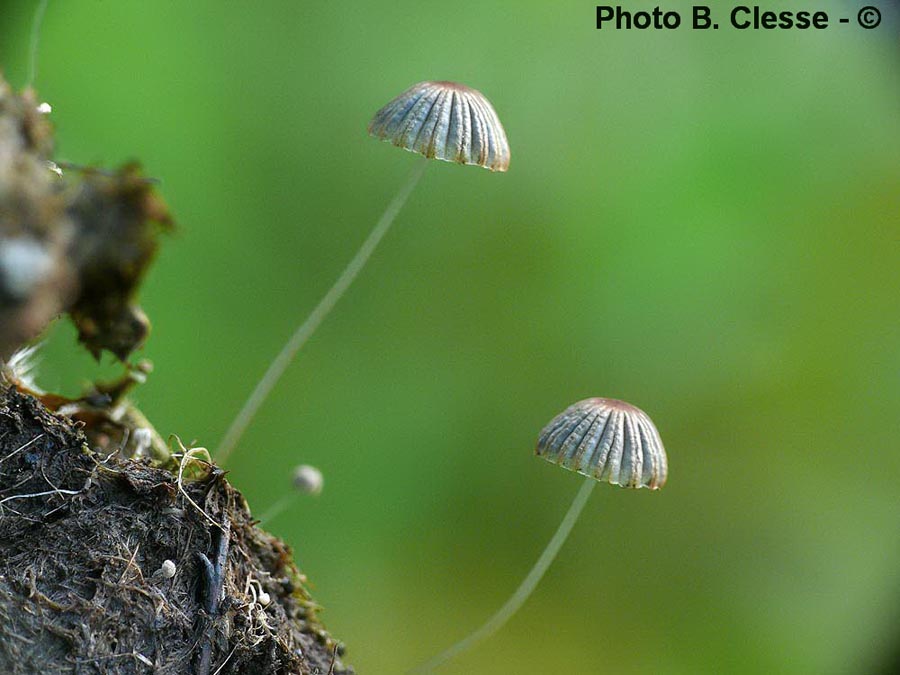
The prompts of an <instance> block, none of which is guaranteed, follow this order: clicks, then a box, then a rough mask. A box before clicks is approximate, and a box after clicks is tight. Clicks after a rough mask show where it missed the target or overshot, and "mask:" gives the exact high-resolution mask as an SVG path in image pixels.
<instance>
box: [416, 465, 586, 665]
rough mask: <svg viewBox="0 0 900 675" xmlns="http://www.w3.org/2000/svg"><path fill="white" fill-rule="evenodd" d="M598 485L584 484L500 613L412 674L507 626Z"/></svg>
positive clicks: (452, 656)
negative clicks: (538, 556) (504, 625)
mask: <svg viewBox="0 0 900 675" xmlns="http://www.w3.org/2000/svg"><path fill="white" fill-rule="evenodd" d="M596 485H597V481H595V480H594V479H593V478H588V479H587V480H586V481H585V482H584V484H582V486H581V489H580V490H579V491H578V493H577V494H576V495H575V499H573V500H572V505H571V506H570V507H569V510H568V511H567V512H566V515H565V516H564V517H563V519H562V522H561V523H560V524H559V527H558V528H557V529H556V532H555V533H554V535H553V537H551V539H550V541H549V542H548V543H547V546H546V548H544V552H543V553H541V557H540V558H538V559H537V562H536V563H534V566H533V567H532V568H531V571H530V572H529V573H528V576H526V577H525V579H524V580H523V581H522V583H521V584H519V587H518V588H517V589H516V592H515V593H513V594H512V595H511V596H510V598H509V600H507V601H506V603H505V604H504V605H503V606H502V607H501V608H500V609H498V610H497V612H496V613H495V614H494V615H493V616H492V617H491V618H490V619H488V620H487V621H485V622H484V624H483V625H482V626H481V627H480V628H478V629H477V630H475V631H473V632H471V633H469V634H468V635H467V636H466V637H464V638H463V639H462V640H460V641H459V642H457V643H456V644H455V645H453V646H451V647H448V648H447V649H445V650H444V651H442V652H441V653H440V654H438V655H437V656H435V657H433V658H432V659H430V660H429V661H427V662H426V663H423V664H422V665H421V666H418V667H417V668H413V669H412V670H411V671H409V672H410V673H412V674H413V675H416V674H418V673H430V672H431V671H433V670H435V669H437V668H440V667H441V666H442V665H444V664H445V663H447V661H450V660H452V659H454V658H456V657H457V656H459V655H460V654H462V653H463V652H465V651H468V650H469V649H471V648H472V647H474V646H475V645H477V644H478V643H479V642H481V641H482V640H486V639H487V638H489V637H490V636H491V635H493V634H494V633H496V632H497V631H498V630H500V629H501V628H502V627H503V624H505V623H506V622H507V621H509V618H510V617H511V616H512V615H513V614H515V613H516V612H518V611H519V608H521V607H522V605H523V604H525V601H526V600H527V599H528V597H529V596H530V595H531V593H532V592H533V591H534V589H535V588H537V585H538V584H539V583H540V581H541V579H542V578H543V576H544V573H545V572H546V571H547V569H548V568H549V567H550V564H551V563H552V562H553V561H554V560H555V559H556V555H557V554H558V553H559V550H560V549H561V548H562V546H563V544H565V543H566V539H568V538H569V534H570V533H571V532H572V528H573V527H574V526H575V522H576V521H577V520H578V516H580V515H581V511H582V509H584V505H585V504H587V500H588V497H590V496H591V492H592V491H593V490H594V486H596Z"/></svg>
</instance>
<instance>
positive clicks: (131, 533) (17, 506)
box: [0, 387, 349, 675]
mask: <svg viewBox="0 0 900 675" xmlns="http://www.w3.org/2000/svg"><path fill="white" fill-rule="evenodd" d="M0 446H2V450H0V672H3V673H10V674H13V675H16V674H19V673H22V674H25V673H29V674H31V673H39V672H46V673H57V672H77V673H179V674H182V673H207V674H208V673H213V672H219V673H222V674H224V673H320V674H321V675H325V674H326V673H329V672H334V673H341V672H344V673H346V672H349V671H347V670H344V669H343V668H342V667H341V666H340V663H339V661H338V660H337V657H338V656H339V648H338V646H337V645H336V644H335V643H334V641H333V640H331V639H330V638H329V637H328V635H327V634H326V633H325V631H324V629H323V628H322V626H321V624H320V623H319V621H318V620H317V618H316V613H315V610H316V606H315V604H314V603H313V602H312V601H311V600H310V598H309V595H308V594H307V593H306V591H305V590H304V587H303V582H304V578H303V576H302V575H301V574H300V573H299V571H298V570H297V568H296V567H295V566H294V564H293V562H292V561H291V555H290V551H289V549H288V548H287V547H286V546H285V545H284V544H283V543H281V542H280V541H279V540H277V539H275V538H273V537H271V536H270V535H268V534H266V533H265V532H263V531H261V530H260V529H259V528H257V527H255V526H254V525H253V519H252V516H251V515H250V512H249V510H248V508H247V505H246V503H245V502H244V499H243V498H242V497H241V495H240V493H238V492H237V491H236V490H235V489H234V488H232V487H231V486H230V485H229V484H228V483H227V481H226V480H225V478H224V475H223V472H221V471H218V470H217V469H215V468H209V469H208V470H204V471H203V472H202V473H201V474H200V475H198V476H195V477H194V479H193V480H191V481H184V484H183V489H184V492H182V491H180V489H179V486H178V482H177V477H176V475H174V474H173V473H172V472H170V471H167V470H165V469H156V468H153V467H151V466H149V465H148V464H147V463H141V462H135V461H133V460H128V459H123V458H121V457H119V456H118V455H117V454H115V453H113V454H112V455H105V456H104V455H101V454H98V453H95V452H93V451H91V450H90V449H89V448H88V447H87V443H86V439H85V436H84V435H83V434H82V433H81V431H80V430H78V429H77V428H76V427H75V426H74V425H73V424H72V423H71V422H70V421H69V420H68V419H66V418H61V417H59V416H57V415H54V414H52V413H50V412H49V411H48V410H47V409H46V408H45V407H44V406H43V405H42V404H41V403H40V402H39V401H38V400H36V399H35V398H33V397H31V396H28V395H26V394H22V393H20V392H18V391H17V390H16V389H15V387H8V388H6V389H5V390H3V391H2V392H0ZM191 500H192V501H193V502H195V503H196V505H197V506H198V507H200V508H201V509H202V510H203V512H204V513H205V514H206V515H204V513H201V512H200V511H199V510H198V508H197V507H195V506H194V505H192V504H191ZM213 522H215V523H216V524H215V525H214V524H213ZM167 560H168V561H171V563H168V564H167V563H166V561H167ZM172 564H174V574H173V575H172V576H169V575H170V574H171V572H172ZM166 568H168V569H166ZM223 664H224V667H223ZM219 668H221V670H218V671H217V669H219ZM332 668H333V671H332Z"/></svg>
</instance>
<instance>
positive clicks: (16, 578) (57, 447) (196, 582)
mask: <svg viewBox="0 0 900 675" xmlns="http://www.w3.org/2000/svg"><path fill="white" fill-rule="evenodd" d="M51 149H52V133H51V128H50V126H49V124H48V123H47V121H46V119H45V116H44V115H43V113H42V112H40V110H39V107H38V102H37V99H36V97H35V96H34V95H33V94H32V93H30V92H26V93H25V94H22V95H15V94H13V93H12V92H11V91H10V89H9V87H8V86H7V85H6V84H5V83H3V82H2V80H0V672H2V673H10V674H11V675H18V674H23V675H24V674H25V673H28V674H31V673H40V672H43V673H79V674H81V673H160V674H163V675H168V674H178V675H182V674H186V673H197V674H199V675H211V674H212V673H216V674H221V675H226V674H228V673H232V674H237V673H242V674H243V673H247V674H251V673H261V674H263V673H265V674H268V673H285V674H287V673H304V674H307V673H308V674H313V673H315V674H317V675H325V674H326V673H329V674H330V673H350V672H352V671H351V670H349V669H347V668H345V667H344V666H342V665H341V663H340V660H339V656H340V648H339V646H338V645H337V644H336V643H335V642H334V641H333V640H332V639H331V638H330V637H329V636H328V634H327V633H326V632H325V630H324V628H323V627H322V625H321V624H320V623H319V621H318V619H317V617H316V605H315V604H314V603H313V602H312V600H311V599H310V597H309V595H308V594H307V592H306V590H305V588H304V585H303V584H304V582H305V579H304V577H303V576H302V575H301V574H300V572H299V571H298V570H297V568H296V566H295V565H294V563H293V562H292V560H291V555H290V550H289V549H288V548H287V547H286V546H285V545H284V543H282V542H281V541H279V540H278V539H276V538H274V537H272V536H271V535H269V534H267V533H265V532H263V531H262V530H260V529H259V528H257V527H256V526H255V525H254V520H253V518H252V516H251V514H250V512H249V509H248V507H247V504H246V502H245V501H244V499H243V497H241V495H240V493H238V492H237V491H236V490H235V489H234V488H233V487H231V486H230V485H229V484H228V482H227V481H226V479H225V474H224V472H223V471H221V470H220V469H218V468H217V467H215V466H214V465H212V464H211V463H209V461H204V455H203V452H202V451H201V449H192V450H185V449H184V448H183V447H181V448H180V453H176V454H175V455H174V456H173V455H171V454H170V452H169V450H168V449H167V447H166V445H165V443H164V441H163V440H162V438H161V437H160V435H159V434H158V433H157V432H156V431H155V430H154V429H153V426H152V425H151V424H150V422H149V421H148V420H147V419H146V418H145V417H144V415H143V414H142V413H141V412H140V410H138V409H137V408H135V407H134V406H133V405H132V404H131V403H130V402H129V400H128V398H127V394H128V391H129V389H130V388H131V387H133V386H135V385H136V384H138V383H140V382H141V381H143V379H144V378H145V377H146V375H147V373H148V372H149V364H147V363H145V362H141V363H137V364H132V363H128V361H127V360H128V357H129V356H130V355H131V354H132V352H133V351H134V350H135V349H136V348H137V347H139V346H140V345H141V344H142V343H143V341H144V340H145V338H146V336H147V333H148V330H149V322H148V321H147V318H146V316H145V315H144V313H143V312H142V311H141V309H140V308H139V307H138V306H137V304H136V303H135V294H136V292H137V289H138V286H139V284H140V282H141V280H142V278H143V276H144V273H145V271H146V269H147V267H148V265H149V263H150V262H151V260H152V258H153V256H154V254H155V252H156V248H157V236H158V234H159V232H160V231H162V230H164V229H165V228H167V227H169V226H170V218H169V215H168V213H167V211H166V208H165V206H164V205H163V203H162V201H161V200H160V199H159V198H158V197H157V196H156V194H155V192H154V190H153V185H152V183H151V182H150V181H148V180H147V179H145V178H143V177H142V176H141V174H140V172H139V170H138V168H137V166H136V165H130V166H127V167H125V168H123V169H122V170H120V171H118V172H114V173H111V174H110V173H106V172H102V171H99V170H78V171H67V172H66V176H60V175H59V171H58V167H57V166H56V165H55V164H53V162H52V160H51ZM69 174H71V175H69ZM60 314H68V316H69V317H70V318H71V319H72V320H73V321H74V322H75V325H76V326H77V328H78V331H79V340H80V341H81V342H82V344H83V345H84V346H85V347H86V348H87V349H88V350H90V351H91V353H93V354H94V355H95V356H99V355H100V353H101V351H102V350H106V351H109V352H111V353H112V354H114V355H115V356H116V357H117V358H118V359H119V360H121V361H122V362H123V364H124V367H125V369H126V372H125V375H124V376H123V377H122V378H121V379H120V380H118V381H116V382H111V383H105V384H104V383H97V384H95V385H93V387H91V388H90V389H89V390H88V391H86V392H85V393H84V394H83V395H82V396H80V397H78V398H75V399H68V398H64V397H61V396H57V395H54V394H48V393H44V392H40V391H37V390H36V389H35V388H34V387H33V386H31V385H30V384H29V383H28V381H27V380H26V379H24V378H23V377H22V374H21V372H20V371H19V370H18V368H17V366H16V364H14V363H13V362H12V361H11V359H13V360H15V358H17V357H14V354H15V353H16V350H17V349H20V348H21V347H22V346H23V345H25V344H27V342H28V341H29V340H32V339H33V338H34V337H35V336H37V335H38V334H39V333H40V332H41V331H42V330H43V329H44V328H45V327H46V326H47V324H48V323H49V322H50V321H52V320H53V319H54V318H55V317H57V316H58V315H60ZM205 459H206V460H208V456H206V458H205Z"/></svg>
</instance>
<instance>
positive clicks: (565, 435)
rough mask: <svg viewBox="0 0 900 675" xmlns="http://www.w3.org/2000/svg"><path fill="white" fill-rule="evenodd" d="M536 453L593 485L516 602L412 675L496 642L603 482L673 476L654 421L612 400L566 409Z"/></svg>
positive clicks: (658, 480) (648, 482)
mask: <svg viewBox="0 0 900 675" xmlns="http://www.w3.org/2000/svg"><path fill="white" fill-rule="evenodd" d="M535 454H537V455H538V456H539V457H542V458H543V459H546V460H547V461H549V462H553V463H554V464H558V465H559V466H562V467H563V468H566V469H569V470H570V471H575V472H577V473H580V474H582V475H585V476H587V480H586V481H585V483H584V485H582V486H581V489H580V490H579V491H578V494H576V495H575V499H574V500H573V501H572V505H571V506H570V507H569V510H568V511H567V512H566V515H565V516H564V517H563V519H562V522H561V523H560V524H559V527H558V528H557V530H556V533H555V534H554V535H553V537H552V538H551V539H550V542H549V543H548V544H547V547H546V548H545V549H544V552H543V553H541V556H540V558H538V560H537V562H536V563H535V564H534V567H532V568H531V571H530V572H529V573H528V575H527V576H526V577H525V580H524V581H523V582H522V583H521V584H520V585H519V587H518V588H517V589H516V591H515V593H513V594H512V597H510V598H509V600H507V601H506V603H505V604H504V605H503V606H502V607H501V608H500V609H499V610H498V611H497V612H496V613H495V614H494V615H493V616H492V617H491V618H490V619H488V620H487V622H485V623H484V625H482V626H481V627H480V628H478V629H477V630H476V631H474V632H473V633H470V634H469V635H468V636H466V637H465V638H463V639H462V640H460V641H459V642H457V643H456V644H454V645H453V646H452V647H450V648H448V649H446V650H444V651H443V652H441V653H440V654H438V655H437V656H435V657H434V658H432V659H430V660H428V661H427V662H426V663H424V664H422V665H421V666H418V667H417V668H414V669H413V670H411V671H410V673H413V674H416V673H418V674H421V673H429V672H431V671H432V670H434V669H436V668H438V667H440V666H442V665H443V664H445V663H446V662H447V661H449V660H451V659H452V658H454V657H456V656H459V655H460V654H462V653H463V652H465V651H466V650H468V649H471V648H472V647H474V646H475V645H477V644H478V643H479V642H481V641H482V640H484V639H485V638H487V637H490V636H491V635H492V634H493V633H494V632H496V631H497V630H499V629H500V628H501V627H502V626H503V624H505V623H506V622H507V621H508V620H509V618H510V617H511V616H512V615H513V614H515V613H516V611H517V610H518V609H519V608H520V607H521V606H522V605H523V604H524V603H525V601H526V600H527V599H528V597H529V596H530V595H531V593H532V591H534V589H535V588H536V587H537V585H538V583H539V582H540V580H541V578H542V577H543V576H544V573H545V572H546V571H547V568H548V567H550V564H551V563H552V562H553V560H554V559H555V558H556V555H557V553H559V550H560V549H561V548H562V546H563V544H564V543H565V542H566V539H567V538H568V536H569V533H571V531H572V528H573V527H574V525H575V522H576V521H577V520H578V516H579V515H581V511H582V509H584V505H585V503H587V500H588V497H590V495H591V492H592V491H593V489H594V486H595V485H596V483H597V482H598V481H604V482H609V483H612V484H613V485H620V486H621V487H628V488H641V487H647V488H650V489H651V490H658V489H659V488H661V487H662V486H663V485H664V484H665V482H666V477H667V475H668V460H667V458H666V451H665V449H664V448H663V444H662V440H661V439H660V437H659V432H658V431H657V430H656V426H655V425H654V424H653V422H652V420H651V419H650V417H649V416H648V415H647V414H646V413H645V412H644V411H642V410H641V409H639V408H636V407H635V406H633V405H631V404H630V403H625V402H624V401H618V400H616V399H611V398H589V399H585V400H584V401H579V402H578V403H575V404H574V405H571V406H569V407H568V408H566V409H565V410H564V411H563V412H561V413H560V414H559V415H557V416H556V417H554V418H553V419H552V420H550V423H549V424H548V425H547V426H546V427H544V429H543V431H541V435H540V436H539V438H538V442H537V447H536V448H535Z"/></svg>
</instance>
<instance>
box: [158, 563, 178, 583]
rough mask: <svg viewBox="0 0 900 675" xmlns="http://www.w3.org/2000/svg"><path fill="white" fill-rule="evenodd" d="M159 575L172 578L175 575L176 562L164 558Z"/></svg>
mask: <svg viewBox="0 0 900 675" xmlns="http://www.w3.org/2000/svg"><path fill="white" fill-rule="evenodd" d="M159 575H160V576H161V577H162V578H163V579H171V578H172V577H174V576H175V563H173V562H172V561H171V560H163V563H162V565H161V566H160V568H159Z"/></svg>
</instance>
